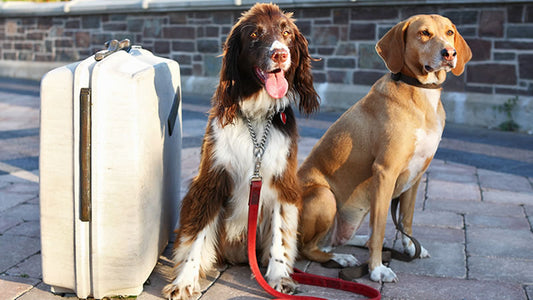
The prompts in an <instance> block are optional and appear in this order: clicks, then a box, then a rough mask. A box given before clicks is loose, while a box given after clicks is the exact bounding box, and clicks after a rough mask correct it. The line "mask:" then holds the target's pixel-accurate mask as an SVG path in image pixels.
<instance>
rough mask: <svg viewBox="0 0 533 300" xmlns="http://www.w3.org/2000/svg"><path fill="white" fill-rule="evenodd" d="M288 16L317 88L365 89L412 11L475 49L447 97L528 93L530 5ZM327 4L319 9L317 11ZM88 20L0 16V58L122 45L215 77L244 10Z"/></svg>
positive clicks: (532, 50) (65, 56)
mask: <svg viewBox="0 0 533 300" xmlns="http://www.w3.org/2000/svg"><path fill="white" fill-rule="evenodd" d="M456 3H457V2H452V3H448V4H443V5H417V6H409V5H397V6H368V5H364V6H361V5H357V3H356V2H354V3H346V6H345V7H338V6H336V7H327V6H326V7H317V8H308V7H307V8H306V7H299V8H291V7H284V9H285V10H286V11H294V12H295V18H297V19H298V21H297V24H298V26H299V27H300V29H301V31H302V32H303V33H304V35H305V36H306V37H307V38H308V40H309V41H310V50H311V53H312V55H313V56H314V57H315V58H321V59H322V60H320V61H317V62H314V63H313V68H314V78H315V81H316V83H326V82H327V83H340V84H344V85H348V86H349V85H371V84H372V83H373V82H374V81H375V80H376V79H377V78H378V77H379V76H381V75H382V74H384V73H385V72H386V69H385V66H384V64H383V63H382V61H381V59H380V58H379V57H378V56H377V54H376V53H375V50H374V45H375V43H376V41H377V40H378V39H379V38H380V37H381V36H382V35H383V34H384V33H385V32H386V31H387V30H388V29H390V28H391V27H392V26H393V25H394V24H395V23H397V22H399V21H401V20H403V19H405V18H407V17H409V16H411V15H413V14H418V13H438V14H441V15H444V16H447V17H449V18H450V19H451V20H452V21H453V22H454V23H455V24H456V25H457V27H458V29H459V31H460V32H461V34H462V35H463V36H464V37H465V39H466V40H467V42H468V43H469V45H470V46H471V48H472V52H473V58H472V61H471V62H470V63H469V64H468V65H467V69H466V72H465V73H464V74H463V75H462V76H461V77H458V78H455V77H454V76H451V75H450V76H449V80H448V81H447V83H446V89H447V90H451V91H459V92H474V93H483V94H493V95H496V94H509V95H524V96H531V95H533V4H528V3H524V4H521V3H516V2H515V3H509V2H503V3H498V4H495V3H490V4H471V5H463V4H456ZM322 5H324V4H322ZM226 9H227V10H223V11H221V10H218V11H205V10H204V11H202V10H198V11H194V10H193V11H190V10H189V11H184V12H179V11H169V12H145V13H135V12H131V13H123V14H122V13H117V12H114V13H112V14H102V13H98V14H93V15H58V16H49V17H39V16H22V17H17V16H8V17H2V15H1V12H0V43H1V47H0V60H4V61H37V62H71V61H76V60H80V59H83V58H84V57H86V56H88V55H91V54H93V53H94V52H96V51H97V50H100V49H101V48H102V45H103V43H104V42H105V41H106V40H109V39H112V38H115V39H122V38H129V39H131V40H132V41H133V43H134V44H140V45H142V46H143V47H144V48H147V49H149V50H151V51H153V52H154V53H155V54H157V55H160V56H165V57H169V58H172V59H175V60H177V61H178V62H179V63H180V66H181V72H182V75H184V76H201V77H215V76H217V74H218V71H219V68H220V58H219V57H218V55H219V54H220V53H221V48H222V43H223V41H224V40H225V37H226V34H227V33H228V32H229V30H230V28H231V26H232V24H233V23H234V22H235V20H236V19H237V18H238V17H239V15H240V13H241V11H242V10H244V9H245V8H235V7H233V8H231V9H228V8H226Z"/></svg>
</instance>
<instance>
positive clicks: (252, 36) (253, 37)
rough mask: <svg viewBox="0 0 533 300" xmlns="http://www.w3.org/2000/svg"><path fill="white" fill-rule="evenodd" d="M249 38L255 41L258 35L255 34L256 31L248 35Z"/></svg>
mask: <svg viewBox="0 0 533 300" xmlns="http://www.w3.org/2000/svg"><path fill="white" fill-rule="evenodd" d="M250 37H251V38H252V39H256V38H257V37H259V33H257V32H256V31H254V32H252V33H250Z"/></svg>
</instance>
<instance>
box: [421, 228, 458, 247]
mask: <svg viewBox="0 0 533 300" xmlns="http://www.w3.org/2000/svg"><path fill="white" fill-rule="evenodd" d="M413 236H414V237H415V238H416V239H417V240H418V241H419V242H420V243H422V245H424V243H425V242H426V241H435V242H441V243H464V242H465V235H464V231H463V230H462V229H457V228H441V227H428V226H416V225H415V226H413Z"/></svg>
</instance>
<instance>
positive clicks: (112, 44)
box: [94, 39, 131, 61]
mask: <svg viewBox="0 0 533 300" xmlns="http://www.w3.org/2000/svg"><path fill="white" fill-rule="evenodd" d="M104 47H106V48H107V49H105V50H101V51H98V52H96V53H95V54H94V59H95V60H96V61H101V60H102V59H104V58H106V57H108V56H109V55H111V54H113V53H115V52H117V51H120V50H126V51H128V50H129V49H130V47H131V42H130V40H128V39H123V40H122V41H120V42H119V41H118V40H110V41H107V42H105V44H104Z"/></svg>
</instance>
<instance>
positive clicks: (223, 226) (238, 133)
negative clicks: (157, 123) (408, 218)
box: [163, 4, 319, 299]
mask: <svg viewBox="0 0 533 300" xmlns="http://www.w3.org/2000/svg"><path fill="white" fill-rule="evenodd" d="M291 16H292V14H291V13H284V12H282V11H281V10H280V9H279V8H278V6H276V5H272V4H256V5H255V6H253V7H252V8H251V9H250V10H249V11H247V12H245V13H243V15H242V17H241V18H240V19H239V21H238V22H237V23H236V24H235V26H234V27H233V28H232V30H231V32H230V34H229V36H228V38H227V40H226V43H225V46H224V53H223V62H222V69H221V72H220V82H219V85H218V87H217V90H216V92H215V94H214V96H213V98H212V109H211V111H210V116H209V119H208V124H207V128H206V133H205V136H204V140H203V145H202V152H201V161H200V166H199V172H198V175H197V177H195V178H194V179H193V181H192V183H191V185H190V187H189V191H188V193H187V194H186V196H185V197H184V199H183V201H182V207H181V212H180V222H179V228H178V230H177V231H176V232H177V237H176V243H175V248H174V251H173V254H174V262H175V264H176V265H175V271H174V275H175V280H174V281H173V282H172V283H171V284H169V285H167V286H166V287H165V288H164V289H163V295H164V296H165V297H166V298H168V299H188V298H190V297H193V296H195V295H198V294H199V292H200V287H199V277H200V276H203V275H204V274H205V272H206V271H207V270H209V269H211V268H213V267H214V266H215V264H216V263H219V262H227V263H246V262H247V253H246V252H247V250H246V241H247V216H248V196H249V190H250V188H249V185H250V178H251V177H252V175H253V172H254V166H255V160H254V144H253V142H252V139H251V136H250V133H249V129H248V127H247V126H248V120H249V123H250V125H251V127H252V128H253V130H254V131H255V133H256V135H257V139H258V140H260V139H261V136H262V135H263V133H264V131H265V127H266V126H267V123H268V121H267V120H268V118H269V116H271V115H273V120H272V126H271V127H270V134H269V136H268V139H267V142H266V149H265V151H264V155H263V158H262V164H261V169H260V174H261V176H262V179H263V187H262V190H261V199H260V208H259V217H258V219H259V220H258V239H257V240H258V249H259V251H261V256H260V259H262V263H263V264H264V265H265V266H267V272H266V278H267V280H268V282H269V284H270V285H271V286H273V287H274V288H275V289H276V290H278V291H281V292H284V293H292V292H294V289H295V286H296V285H295V282H294V281H293V280H292V279H291V277H290V274H291V273H292V272H293V263H294V260H295V258H296V256H297V252H298V249H297V230H298V218H299V217H298V214H299V210H300V209H301V205H302V204H301V190H300V187H299V185H298V181H297V177H296V171H297V164H298V163H297V157H296V156H297V139H298V132H297V127H296V123H295V116H294V113H293V110H292V109H291V106H290V104H291V102H293V101H296V99H299V108H300V111H301V112H303V113H305V114H309V113H311V112H313V111H316V110H317V109H318V105H319V102H318V95H317V93H316V91H315V90H314V88H313V84H312V83H313V80H312V74H311V58H310V56H309V52H308V43H307V40H306V39H305V38H304V36H303V35H302V34H301V33H300V32H299V30H298V28H297V27H296V25H295V23H294V20H293V19H292V17H291Z"/></svg>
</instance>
